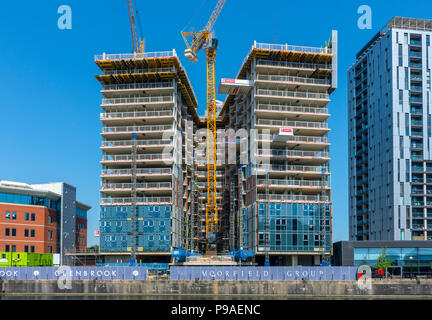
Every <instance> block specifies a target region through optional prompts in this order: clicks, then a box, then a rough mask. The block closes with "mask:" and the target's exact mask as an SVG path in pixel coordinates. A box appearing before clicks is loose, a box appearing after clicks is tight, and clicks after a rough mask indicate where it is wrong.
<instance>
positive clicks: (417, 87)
mask: <svg viewBox="0 0 432 320" xmlns="http://www.w3.org/2000/svg"><path fill="white" fill-rule="evenodd" d="M411 90H412V91H422V90H423V88H422V86H414V85H412V86H411Z"/></svg>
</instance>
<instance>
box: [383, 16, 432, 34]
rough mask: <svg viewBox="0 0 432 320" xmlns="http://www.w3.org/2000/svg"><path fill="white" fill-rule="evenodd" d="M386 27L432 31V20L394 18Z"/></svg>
mask: <svg viewBox="0 0 432 320" xmlns="http://www.w3.org/2000/svg"><path fill="white" fill-rule="evenodd" d="M385 26H386V28H400V29H410V30H419V31H432V20H429V19H428V20H427V19H417V18H406V17H393V18H392V19H391V20H390V21H389V22H388V23H387V24H386V25H385Z"/></svg>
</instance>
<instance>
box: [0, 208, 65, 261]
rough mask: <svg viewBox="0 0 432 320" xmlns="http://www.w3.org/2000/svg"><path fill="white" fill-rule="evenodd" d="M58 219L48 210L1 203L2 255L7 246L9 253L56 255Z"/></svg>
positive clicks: (0, 231) (0, 250)
mask: <svg viewBox="0 0 432 320" xmlns="http://www.w3.org/2000/svg"><path fill="white" fill-rule="evenodd" d="M7 213H9V214H7ZM7 216H9V218H8V217H7ZM33 219H34V221H33ZM56 220H57V212H56V211H55V210H52V209H48V208H46V207H41V206H31V205H20V204H6V203H0V252H3V251H7V250H6V246H7V245H8V246H9V251H16V252H25V251H26V250H27V251H28V252H37V253H57V221H56ZM6 229H9V230H6ZM26 230H27V231H26ZM7 232H9V235H7ZM13 246H15V247H14V250H13ZM33 250H34V251H33Z"/></svg>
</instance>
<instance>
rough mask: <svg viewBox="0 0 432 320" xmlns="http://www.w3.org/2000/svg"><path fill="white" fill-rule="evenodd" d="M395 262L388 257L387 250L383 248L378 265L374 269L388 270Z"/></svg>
mask: <svg viewBox="0 0 432 320" xmlns="http://www.w3.org/2000/svg"><path fill="white" fill-rule="evenodd" d="M393 263H394V260H390V259H388V258H387V255H386V248H382V252H381V254H380V255H379V256H378V259H377V263H375V264H374V265H373V267H374V268H377V269H382V270H384V271H385V270H386V269H387V268H388V267H390V266H391V265H393Z"/></svg>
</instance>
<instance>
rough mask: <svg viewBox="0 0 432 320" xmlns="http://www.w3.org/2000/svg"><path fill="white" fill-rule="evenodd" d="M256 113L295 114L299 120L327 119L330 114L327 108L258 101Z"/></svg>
mask: <svg viewBox="0 0 432 320" xmlns="http://www.w3.org/2000/svg"><path fill="white" fill-rule="evenodd" d="M255 110H256V111H255V112H256V114H257V116H259V115H267V114H271V115H273V114H274V115H277V116H278V117H279V116H280V115H281V114H283V115H284V116H291V115H292V116H293V117H295V118H296V119H299V120H325V119H327V118H328V117H329V116H330V114H329V113H328V109H327V108H319V107H317V108H313V107H302V106H291V105H286V104H266V103H258V104H257V105H256V109H255Z"/></svg>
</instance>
